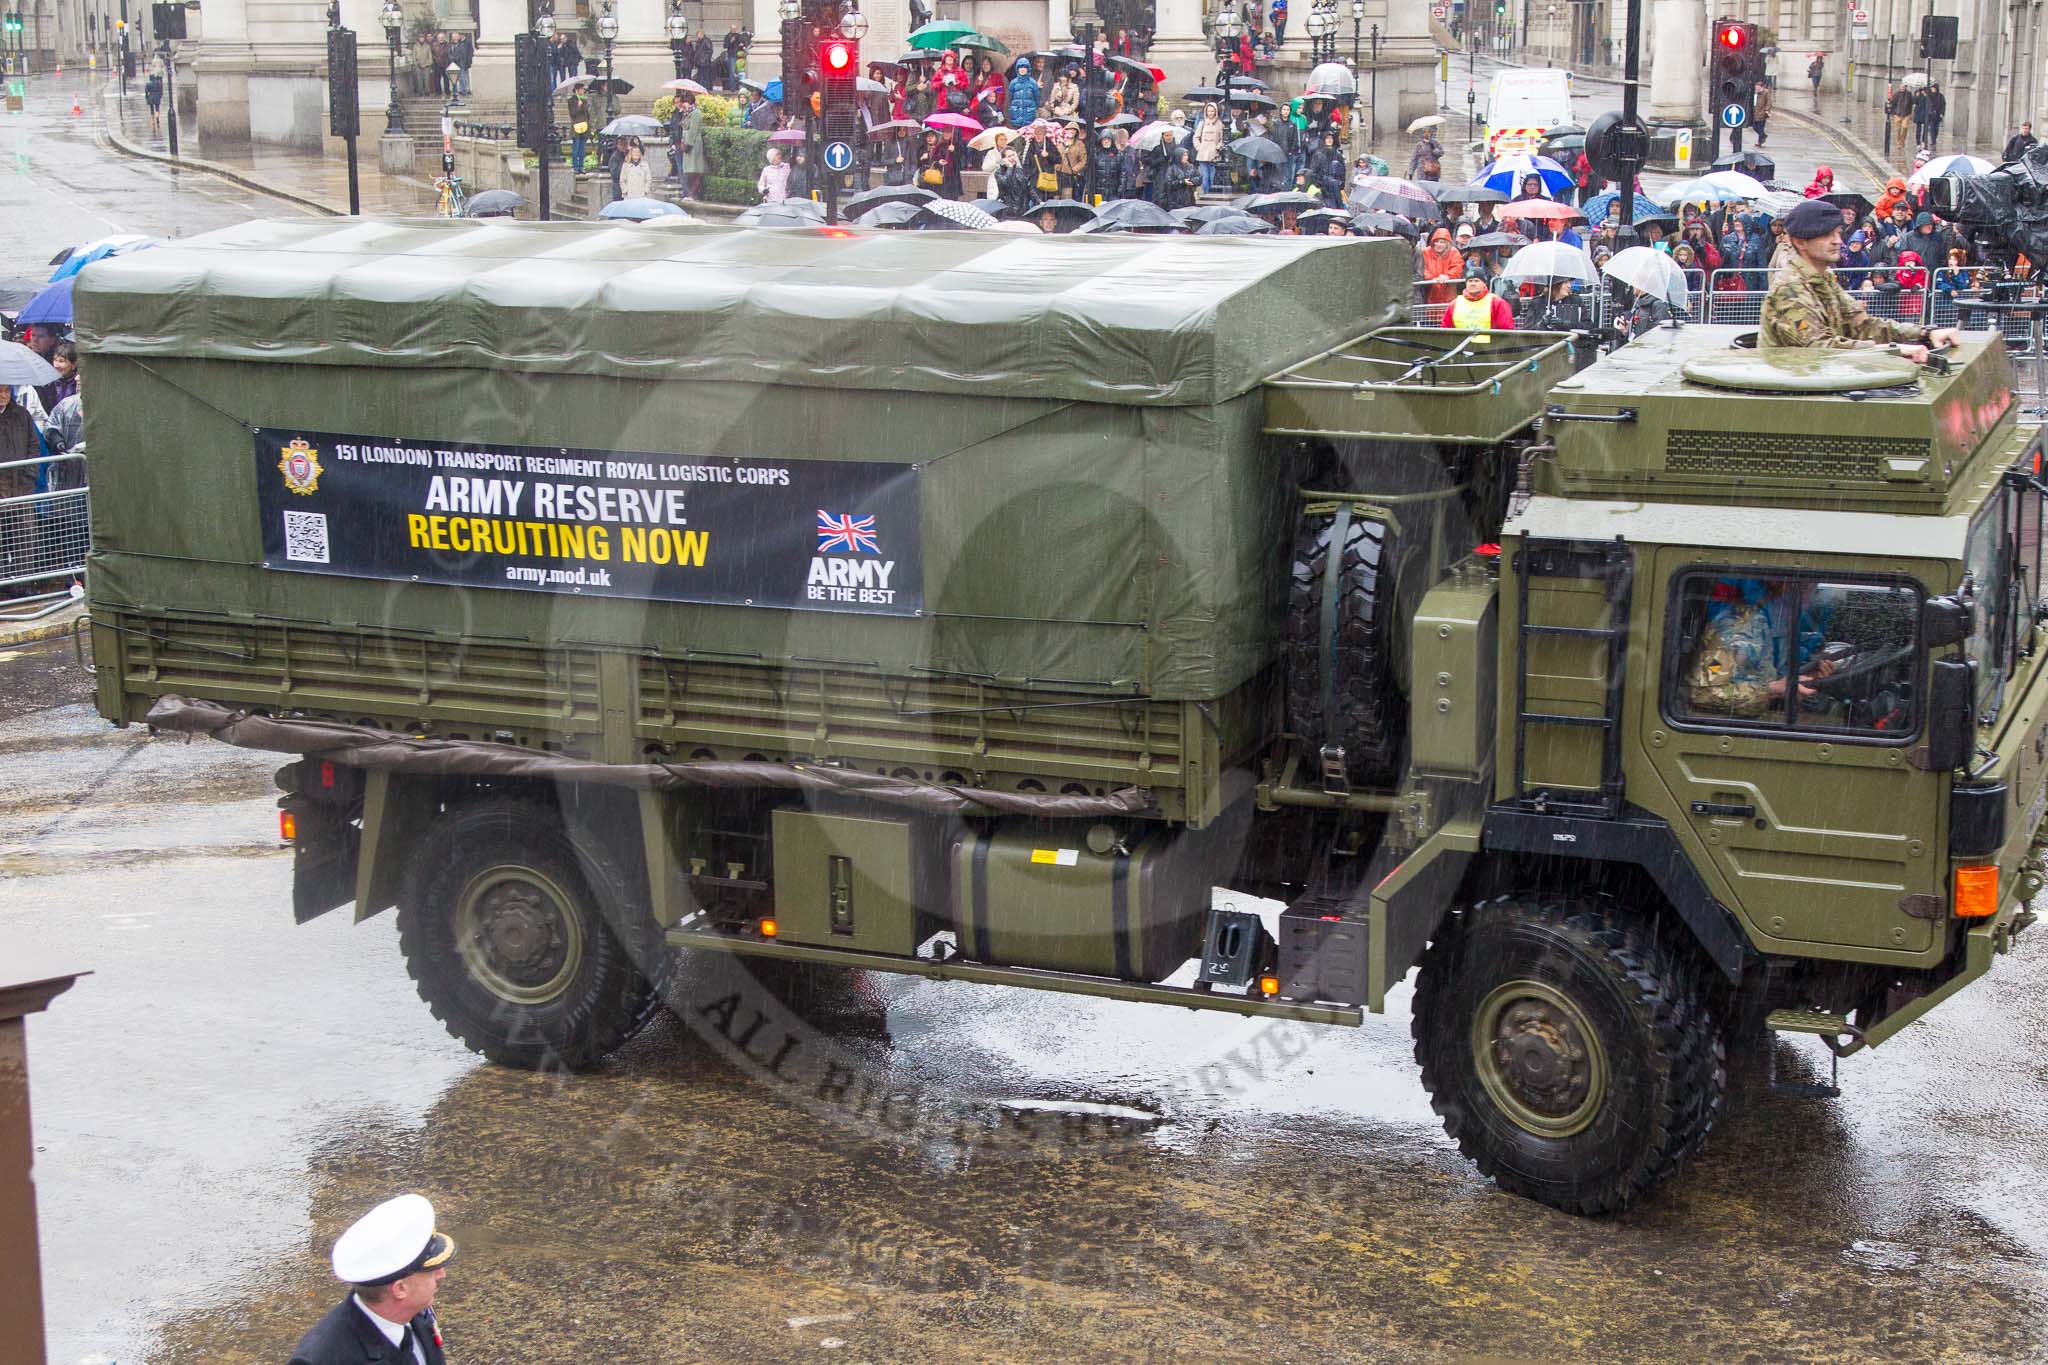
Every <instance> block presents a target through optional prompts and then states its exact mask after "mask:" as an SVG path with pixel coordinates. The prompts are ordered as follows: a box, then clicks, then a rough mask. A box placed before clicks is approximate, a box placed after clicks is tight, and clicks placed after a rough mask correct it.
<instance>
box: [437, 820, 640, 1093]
mask: <svg viewBox="0 0 2048 1365" xmlns="http://www.w3.org/2000/svg"><path fill="white" fill-rule="evenodd" d="M412 866H413V872H412V875H411V876H410V878H409V880H408V883H407V888H406V895H405V896H404V897H403V898H402V899H401V901H400V904H399V910H398V941H399V948H400V950H401V951H402V952H403V953H404V954H405V967H406V971H407V972H408V973H409V974H410V975H411V976H412V978H413V982H414V984H415V985H416V987H417V988H418V990H419V995H420V999H422V1000H424V1001H425V1002H426V1004H427V1008H428V1009H430V1010H432V1011H433V1013H434V1017H435V1018H436V1019H439V1020H440V1021H441V1022H442V1024H443V1025H445V1026H446V1027H447V1029H448V1032H449V1033H451V1034H453V1035H454V1036H455V1037H456V1038H458V1039H460V1040H461V1041H462V1042H463V1043H465V1044H466V1045H468V1046H469V1047H470V1048H472V1049H474V1050H475V1051H477V1052H480V1053H482V1054H483V1055H484V1056H486V1057H488V1058H490V1060H492V1061H494V1062H497V1063H499V1064H501V1065H504V1066H518V1067H526V1068H530V1069H533V1070H550V1069H554V1068H557V1067H564V1068H569V1069H572V1070H573V1069H576V1068H579V1067H586V1066H591V1065H594V1064H595V1063H596V1062H598V1061H599V1060H600V1059H601V1058H603V1057H604V1056H605V1055H606V1054H607V1053H609V1052H611V1051H612V1050H613V1049H614V1048H617V1047H618V1046H619V1045H620V1044H621V1043H623V1042H625V1041H626V1040H627V1039H628V1038H630V1037H632V1036H633V1034H634V1032H635V1031H636V1030H638V1029H639V1027H640V1026H641V1025H642V1024H644V1023H645V1022H646V1021H647V1019H648V1017H649V1015H651V1014H652V1013H653V1010H654V1008H655V1006H656V1004H657V1001H656V999H655V992H654V988H653V986H652V985H651V984H650V983H649V982H648V981H647V979H646V978H645V977H644V976H642V975H641V973H640V972H639V970H638V969H637V968H636V967H635V966H634V964H633V962H632V960H631V959H630V957H629V956H628V954H627V952H626V950H625V948H624V946H622V945H621V944H620V942H619V939H618V936H617V935H616V934H614V933H613V932H612V929H611V927H610V925H608V924H607V923H606V919H605V915H604V904H603V902H601V901H600V899H599V898H600V896H603V897H607V898H611V899H613V900H615V899H616V897H617V896H618V894H619V893H618V888H620V887H622V886H624V885H625V884H626V883H625V882H624V881H623V880H622V879H621V878H620V876H619V875H618V869H617V868H616V867H614V866H613V865H612V863H611V861H610V859H609V858H608V857H607V856H606V855H604V854H603V853H600V852H593V851H590V850H578V849H577V848H575V847H572V846H571V844H570V843H569V840H568V838H567V837H566V835H565V834H564V833H563V831H562V829H561V821H560V817H559V816H558V815H557V814H556V813H555V812H553V811H552V810H550V809H549V808H547V807H545V806H540V805H535V804H532V803H528V802H523V801H497V802H491V803H488V804H484V805H477V806H471V807H466V808H458V809H455V810H452V811H449V812H447V813H446V814H444V815H442V816H441V817H440V819H439V821H438V822H437V823H436V824H435V826H434V827H433V828H432V829H431V830H429V831H428V834H427V837H426V838H425V840H423V841H422V843H421V845H420V847H419V848H418V849H417V850H416V851H415V854H414V857H413V861H412Z"/></svg>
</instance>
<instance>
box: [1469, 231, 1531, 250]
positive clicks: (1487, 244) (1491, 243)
mask: <svg viewBox="0 0 2048 1365" xmlns="http://www.w3.org/2000/svg"><path fill="white" fill-rule="evenodd" d="M1465 245H1466V246H1467V247H1470V248H1471V249H1472V250H1474V251H1517V250H1520V249H1521V248H1522V247H1525V246H1527V245H1529V239H1528V238H1527V237H1524V236H1523V235H1522V234H1521V233H1519V232H1482V233H1480V234H1479V235H1478V236H1477V237H1474V238H1473V239H1472V240H1471V241H1469V242H1467V243H1465Z"/></svg>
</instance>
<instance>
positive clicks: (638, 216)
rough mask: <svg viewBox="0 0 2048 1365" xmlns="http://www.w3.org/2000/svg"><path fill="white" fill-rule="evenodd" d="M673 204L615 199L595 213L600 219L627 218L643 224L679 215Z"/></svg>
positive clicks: (659, 201) (662, 201) (652, 200)
mask: <svg viewBox="0 0 2048 1365" xmlns="http://www.w3.org/2000/svg"><path fill="white" fill-rule="evenodd" d="M681 212H682V210H681V209H679V208H677V207H676V206H675V205H674V204H671V203H668V202H667V201H665V200H661V199H615V200H613V201H612V202H611V203H609V204H606V205H605V206H604V207H603V208H601V209H599V210H598V211H597V216H598V217H600V218H629V219H631V220H632V221H634V222H636V223H644V222H646V221H647V220H648V219H649V218H666V217H668V216H669V215H670V214H671V213H681Z"/></svg>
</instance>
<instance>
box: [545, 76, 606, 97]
mask: <svg viewBox="0 0 2048 1365" xmlns="http://www.w3.org/2000/svg"><path fill="white" fill-rule="evenodd" d="M596 79H597V77H595V76H571V77H569V79H568V80H566V81H563V82H562V83H561V84H560V85H558V86H556V87H555V94H556V95H557V96H561V95H566V94H568V93H569V92H570V91H571V90H581V89H582V88H583V87H584V86H586V85H588V84H590V83H591V82H592V81H594V80H596Z"/></svg>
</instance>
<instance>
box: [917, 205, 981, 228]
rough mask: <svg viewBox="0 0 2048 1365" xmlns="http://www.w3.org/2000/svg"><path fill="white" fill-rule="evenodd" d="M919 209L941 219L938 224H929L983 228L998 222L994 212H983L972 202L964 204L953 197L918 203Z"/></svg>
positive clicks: (927, 214)
mask: <svg viewBox="0 0 2048 1365" xmlns="http://www.w3.org/2000/svg"><path fill="white" fill-rule="evenodd" d="M917 211H918V213H920V214H921V215H924V216H927V217H931V218H937V219H938V220H939V222H938V223H937V224H928V225H927V226H937V227H942V228H956V227H957V228H971V229H983V228H992V227H995V226H996V225H997V222H998V220H997V218H996V217H995V216H994V215H993V214H988V213H983V212H982V211H981V210H980V209H978V208H976V207H974V205H972V204H962V203H959V202H958V201H956V200H952V199H934V200H932V201H931V202H930V203H928V204H920V205H918V206H917Z"/></svg>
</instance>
